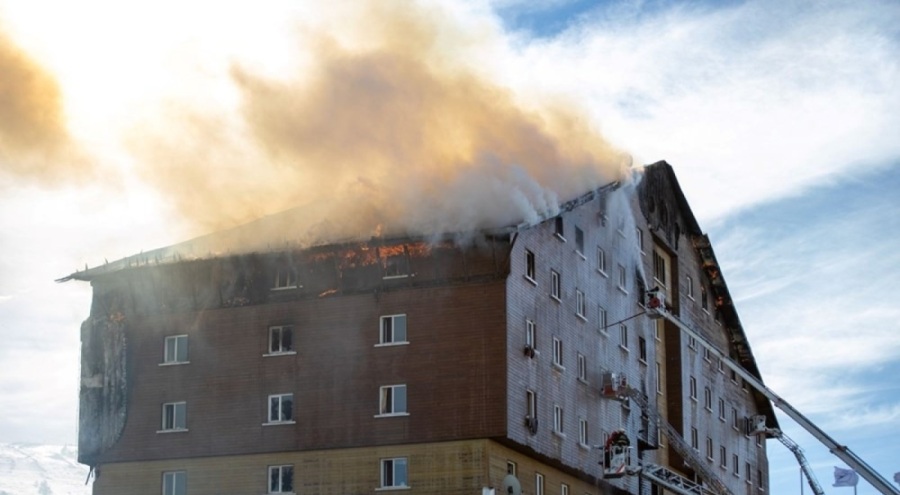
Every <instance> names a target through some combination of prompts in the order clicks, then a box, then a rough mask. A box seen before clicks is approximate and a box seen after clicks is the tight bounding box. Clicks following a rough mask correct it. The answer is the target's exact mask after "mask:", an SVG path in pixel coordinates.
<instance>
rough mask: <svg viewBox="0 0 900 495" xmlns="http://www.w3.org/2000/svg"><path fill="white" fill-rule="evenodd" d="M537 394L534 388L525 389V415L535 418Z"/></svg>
mask: <svg viewBox="0 0 900 495" xmlns="http://www.w3.org/2000/svg"><path fill="white" fill-rule="evenodd" d="M537 410H538V406H537V394H536V393H535V392H534V390H525V416H527V417H529V418H532V419H537Z"/></svg>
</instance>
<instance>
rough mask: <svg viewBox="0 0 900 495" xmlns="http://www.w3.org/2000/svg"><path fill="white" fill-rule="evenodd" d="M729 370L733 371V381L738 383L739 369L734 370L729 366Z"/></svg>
mask: <svg viewBox="0 0 900 495" xmlns="http://www.w3.org/2000/svg"><path fill="white" fill-rule="evenodd" d="M729 370H730V371H731V383H734V384H737V382H738V376H737V371H734V370H733V369H731V368H729Z"/></svg>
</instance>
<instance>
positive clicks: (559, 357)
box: [553, 337, 563, 368]
mask: <svg viewBox="0 0 900 495" xmlns="http://www.w3.org/2000/svg"><path fill="white" fill-rule="evenodd" d="M553 364H555V365H556V366H559V367H560V368H562V367H563V345H562V340H559V338H557V337H553Z"/></svg>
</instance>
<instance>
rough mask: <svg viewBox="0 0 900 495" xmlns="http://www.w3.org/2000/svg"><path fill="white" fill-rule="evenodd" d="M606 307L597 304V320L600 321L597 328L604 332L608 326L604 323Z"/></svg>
mask: <svg viewBox="0 0 900 495" xmlns="http://www.w3.org/2000/svg"><path fill="white" fill-rule="evenodd" d="M606 317H607V314H606V309H605V308H604V307H603V306H599V305H598V306H597V321H598V322H599V323H600V325H599V328H600V331H601V332H604V333H605V332H606V327H607V326H609V325H608V324H607V323H606Z"/></svg>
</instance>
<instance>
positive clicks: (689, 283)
mask: <svg viewBox="0 0 900 495" xmlns="http://www.w3.org/2000/svg"><path fill="white" fill-rule="evenodd" d="M684 287H685V289H686V290H685V292H686V293H687V296H688V299H690V300H691V301H693V300H694V279H693V278H692V277H691V276H690V275H687V276H686V279H685V281H684Z"/></svg>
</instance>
